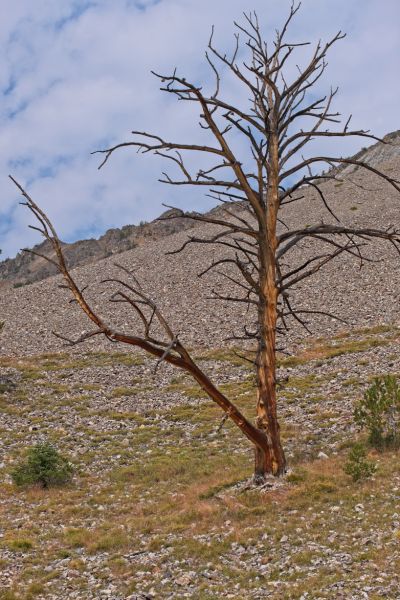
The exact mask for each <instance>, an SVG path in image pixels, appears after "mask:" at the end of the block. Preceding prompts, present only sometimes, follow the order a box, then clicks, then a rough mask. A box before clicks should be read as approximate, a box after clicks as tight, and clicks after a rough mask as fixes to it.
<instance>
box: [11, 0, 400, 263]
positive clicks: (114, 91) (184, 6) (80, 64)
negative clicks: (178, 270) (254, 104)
mask: <svg viewBox="0 0 400 600" xmlns="http://www.w3.org/2000/svg"><path fill="white" fill-rule="evenodd" d="M252 5H253V7H254V8H255V9H256V10H257V12H258V14H259V17H260V21H261V22H262V24H263V26H265V35H266V37H268V36H270V35H271V34H272V33H273V31H274V29H275V28H276V27H277V26H279V25H280V23H281V22H282V20H283V18H284V16H285V15H286V13H287V10H288V6H289V2H286V1H282V0H269V2H267V1H266V0H254V1H253V3H252ZM248 7H249V4H248V1H247V0H219V1H218V2H215V0H213V1H211V0H203V1H202V2H198V1H197V0H158V1H156V0H140V1H139V0H136V1H133V0H115V1H113V2H108V1H107V0H92V1H89V0H87V1H84V0H65V1H64V2H53V1H52V0H36V1H35V2H34V3H32V2H30V0H3V11H4V14H5V15H7V17H6V18H4V19H2V21H1V22H0V47H1V52H0V98H1V101H0V121H1V135H0V174H1V177H0V235H1V239H0V247H1V248H3V253H4V255H5V256H7V255H10V256H11V255H13V254H15V253H16V252H17V251H18V250H19V248H20V247H21V246H23V245H26V244H33V243H35V242H36V241H38V238H37V235H36V234H35V233H33V232H29V230H27V229H26V225H27V223H28V222H29V221H30V219H29V216H28V215H27V214H26V212H24V210H23V209H22V208H21V207H19V206H18V199H19V198H18V194H16V192H15V190H14V189H13V187H12V184H11V183H10V182H9V181H8V179H7V174H8V173H10V172H11V173H12V174H13V175H14V176H15V177H17V178H18V179H19V180H20V181H21V183H23V184H24V185H27V186H28V188H29V191H30V193H31V194H32V196H33V197H34V198H35V199H36V200H37V201H38V203H40V205H41V206H42V207H43V208H44V209H45V210H46V211H48V212H49V215H50V216H51V218H53V219H54V222H55V224H56V226H57V229H58V230H59V233H60V235H61V237H63V238H64V239H66V240H70V241H72V240H74V239H78V238H79V237H81V236H83V235H84V236H90V235H93V236H94V235H99V234H101V233H102V232H103V231H105V230H106V229H107V228H109V227H114V226H121V225H123V224H126V223H134V222H138V221H140V220H145V219H151V218H154V217H155V216H157V215H158V214H159V213H160V211H161V210H162V208H161V204H162V202H166V203H168V204H174V203H175V204H178V205H181V206H186V207H188V208H194V207H197V208H207V207H208V206H210V202H209V200H207V199H205V198H204V194H201V193H200V192H198V191H197V190H189V189H188V188H185V189H177V188H171V187H169V186H163V185H162V184H160V183H158V182H157V179H158V177H159V175H160V172H161V171H162V170H163V169H164V168H165V164H163V163H162V161H160V160H159V159H154V158H152V157H150V156H138V155H136V154H135V152H134V151H125V152H120V153H119V154H118V155H115V156H114V158H113V159H112V160H111V161H110V163H109V164H108V165H107V166H106V167H105V168H104V169H102V170H101V171H98V170H97V165H98V163H99V158H98V156H96V155H95V156H92V155H91V154H90V153H91V152H92V151H93V150H96V149H98V148H102V147H104V146H106V145H108V144H112V143H116V142H118V141H122V140H129V138H130V131H131V130H132V129H139V130H149V131H153V132H155V133H162V134H163V135H165V137H170V138H172V139H175V140H179V141H181V140H184V141H190V140H191V139H193V136H201V135H202V132H201V131H198V127H197V121H198V119H197V115H196V113H195V111H194V107H193V106H189V105H188V104H186V103H185V104H182V103H176V102H174V101H173V99H172V98H170V97H169V96H168V95H165V94H162V93H161V92H159V91H158V83H157V81H156V80H155V79H154V77H152V76H151V74H150V70H151V69H154V70H156V71H158V72H162V73H164V72H167V73H168V72H170V71H171V70H172V69H173V68H174V67H175V66H177V67H178V68H179V72H180V73H182V74H185V75H187V78H188V79H189V78H194V80H195V81H196V82H198V83H200V82H205V85H209V84H210V81H211V80H210V72H209V69H208V67H207V63H206V61H205V59H204V48H205V46H206V44H207V42H208V38H209V34H210V29H211V25H212V24H214V25H215V41H216V43H217V44H218V46H219V47H221V48H223V49H227V51H228V50H229V49H231V48H232V45H233V37H232V34H233V25H232V23H231V21H233V20H234V19H240V17H241V14H242V12H243V11H247V10H248ZM399 17H400V5H399V4H398V0H385V3H384V5H383V4H382V2H381V1H380V0H354V1H353V2H348V0H336V1H335V2H321V1H320V0H304V2H303V6H302V10H301V12H300V13H299V15H298V18H297V19H296V21H295V22H294V24H293V27H292V33H291V36H292V38H291V39H294V40H295V41H303V40H313V41H314V40H317V39H318V38H322V39H327V38H329V37H331V36H332V35H333V34H334V33H335V32H336V31H337V30H338V29H344V30H346V31H347V32H348V34H349V35H348V37H347V38H346V39H345V40H343V41H342V42H341V43H339V44H338V45H337V46H336V47H334V48H333V49H332V52H331V55H330V59H329V62H330V65H329V69H328V74H327V76H326V77H325V79H324V80H323V81H321V82H320V88H321V89H325V90H326V89H328V88H329V86H330V84H331V83H332V84H334V85H339V86H340V88H341V92H340V95H338V97H337V102H336V107H337V108H338V109H339V110H340V111H343V112H344V113H345V114H347V113H349V112H353V113H354V123H353V124H354V126H355V127H363V128H371V129H372V130H373V131H374V132H376V133H377V134H380V135H381V134H385V133H387V132H388V131H391V130H394V129H397V128H398V127H399V125H398V117H397V113H398V107H397V98H398V97H399V93H400V89H399V88H400V83H399V80H398V77H397V75H396V68H397V57H398V56H399V49H400V40H399V36H398V29H397V28H398V22H399ZM224 83H225V84H226V88H225V89H226V93H227V95H228V97H229V96H233V95H235V96H236V97H237V98H240V97H239V94H240V93H242V92H241V91H240V90H238V89H237V87H235V85H234V83H233V81H232V79H230V78H229V77H228V78H226V79H225V82H224ZM196 139H197V137H196ZM360 145H362V144H361V143H360V142H359V141H358V142H357V141H355V142H354V141H353V142H352V143H348V144H343V146H342V147H341V148H343V149H344V151H345V152H346V153H347V152H348V153H350V152H352V151H355V150H357V149H358V148H359V146H360ZM192 164H193V165H194V164H195V162H194V159H193V163H192Z"/></svg>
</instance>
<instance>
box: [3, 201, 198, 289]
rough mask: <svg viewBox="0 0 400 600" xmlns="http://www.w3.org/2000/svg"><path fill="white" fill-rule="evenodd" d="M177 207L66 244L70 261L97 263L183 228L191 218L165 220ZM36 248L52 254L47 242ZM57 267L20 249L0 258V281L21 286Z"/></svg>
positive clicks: (42, 277)
mask: <svg viewBox="0 0 400 600" xmlns="http://www.w3.org/2000/svg"><path fill="white" fill-rule="evenodd" d="M174 212H176V213H178V211H174V210H173V209H172V210H168V211H166V212H165V213H163V214H162V215H161V217H160V219H161V220H155V221H152V222H150V223H141V224H139V225H125V226H124V227H122V228H121V229H118V228H116V229H109V230H108V231H106V233H105V234H104V235H102V236H101V237H100V238H99V239H98V240H96V239H93V238H92V239H88V240H79V241H77V242H74V243H71V244H66V243H64V244H63V247H64V253H65V256H66V258H67V262H68V264H69V266H70V267H71V268H75V267H78V266H81V265H87V264H91V263H95V262H97V261H99V260H101V259H102V258H106V257H107V256H112V255H114V254H120V253H121V252H125V251H126V250H130V249H132V248H136V247H137V246H141V245H143V244H145V243H147V242H149V241H151V240H153V241H154V240H158V239H161V238H163V237H165V236H168V235H171V234H172V233H176V232H177V231H182V230H184V229H188V228H190V227H192V226H193V221H191V220H190V219H184V218H178V219H171V220H168V221H164V220H162V219H163V218H165V217H170V216H171V215H173V214H174ZM33 250H34V251H35V252H37V253H39V254H44V255H47V256H51V248H49V244H48V243H47V242H42V243H41V244H37V245H36V246H35V247H34V248H33ZM56 272H57V271H56V268H55V267H54V266H53V265H51V264H50V263H49V262H47V261H46V260H44V259H43V258H40V257H39V256H36V255H34V254H30V253H27V252H20V253H19V254H18V255H17V256H16V257H15V258H9V259H7V260H4V261H2V262H0V285H1V284H3V286H7V287H8V286H14V287H21V286H22V285H27V284H29V283H33V282H35V281H41V280H42V279H46V277H49V276H51V275H55V274H56Z"/></svg>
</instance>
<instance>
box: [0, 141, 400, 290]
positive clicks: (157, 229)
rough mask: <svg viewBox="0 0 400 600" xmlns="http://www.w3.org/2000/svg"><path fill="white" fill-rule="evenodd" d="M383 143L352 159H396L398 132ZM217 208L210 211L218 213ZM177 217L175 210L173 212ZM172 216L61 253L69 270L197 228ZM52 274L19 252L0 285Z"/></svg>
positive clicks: (0, 268) (0, 274)
mask: <svg viewBox="0 0 400 600" xmlns="http://www.w3.org/2000/svg"><path fill="white" fill-rule="evenodd" d="M384 141H385V142H386V143H385V144H382V143H380V142H378V143H376V144H374V145H372V146H370V147H369V148H363V149H362V150H360V152H358V153H357V154H356V155H355V156H354V157H353V158H355V159H357V160H363V161H365V162H367V163H369V164H371V165H372V166H376V165H379V164H383V163H385V162H387V161H390V160H393V159H394V160H395V159H396V158H399V157H400V130H399V131H395V132H392V133H390V134H388V135H386V136H385V138H384ZM357 170H358V169H357V167H354V166H351V165H349V166H345V167H344V168H339V169H338V171H340V172H341V174H342V175H349V174H351V173H354V172H356V171H357ZM219 210H220V209H219V208H216V209H214V210H213V211H211V212H215V211H217V212H218V211H219ZM176 213H177V214H178V211H176ZM173 214H174V210H173V209H172V210H168V211H166V212H165V213H163V214H162V215H161V217H160V219H161V220H155V221H152V222H150V223H141V224H139V225H125V226H124V227H122V228H121V229H118V228H116V229H109V230H108V231H107V232H106V233H105V234H104V235H102V236H101V237H100V238H99V239H98V240H96V239H88V240H80V241H77V242H74V243H71V244H64V252H65V256H66V257H67V261H68V263H69V265H70V267H71V268H74V267H78V266H82V265H87V264H91V263H95V262H98V261H99V260H101V259H103V258H106V257H109V256H112V255H115V254H120V253H122V252H125V251H127V250H131V249H132V248H136V247H138V246H143V244H147V243H148V242H149V241H156V240H160V239H162V238H164V237H166V236H169V235H172V234H175V233H178V232H180V231H184V230H186V229H190V228H192V227H193V226H196V225H198V224H197V223H196V222H193V221H192V220H190V219H185V218H177V219H172V220H167V221H165V220H162V219H163V218H165V217H168V216H171V215H173ZM34 250H35V251H36V252H38V253H39V254H47V253H48V252H49V248H48V246H47V244H46V243H45V242H43V243H41V244H38V245H37V246H35V247H34ZM55 273H56V269H55V267H53V266H52V265H51V264H50V263H48V262H46V261H45V260H43V259H41V258H40V257H38V256H35V255H33V254H28V253H25V252H20V253H19V254H18V255H17V256H16V257H15V258H13V259H7V260H5V261H2V262H0V286H3V287H5V286H7V287H10V286H14V287H20V286H22V285H26V284H29V283H33V282H35V281H41V280H42V279H45V278H46V277H49V276H50V275H54V274H55Z"/></svg>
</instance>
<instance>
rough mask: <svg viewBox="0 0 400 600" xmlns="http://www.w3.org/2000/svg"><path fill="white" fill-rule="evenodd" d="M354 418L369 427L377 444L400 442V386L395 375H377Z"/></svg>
mask: <svg viewBox="0 0 400 600" xmlns="http://www.w3.org/2000/svg"><path fill="white" fill-rule="evenodd" d="M354 420H355V422H356V423H357V425H359V426H360V427H361V428H363V429H367V430H368V441H369V443H370V444H371V445H372V446H373V447H374V448H376V449H378V450H383V449H384V448H386V447H393V446H398V445H399V444H400V386H399V383H398V381H397V379H396V377H395V376H394V375H385V376H383V377H375V378H374V381H373V383H372V385H371V386H370V387H369V388H368V389H367V390H366V392H365V394H364V397H363V398H362V399H361V400H360V401H359V403H358V405H357V406H356V408H355V411H354Z"/></svg>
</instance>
